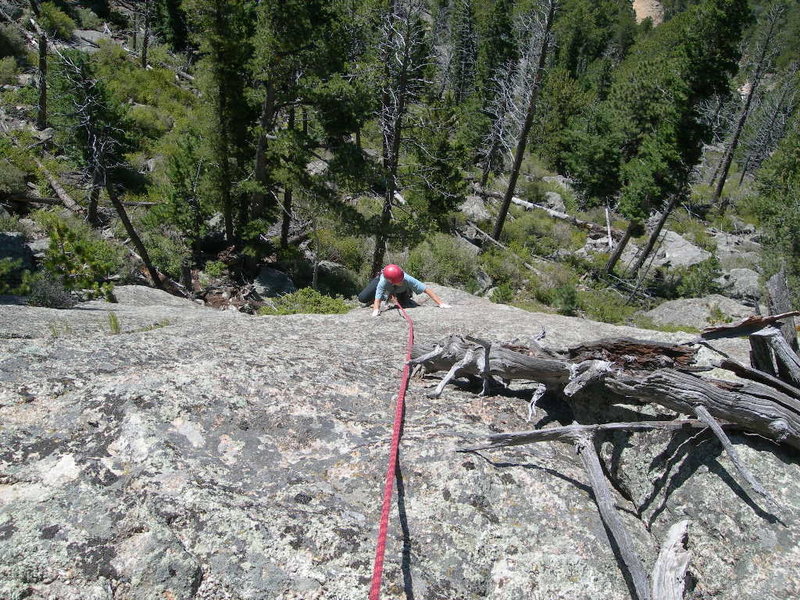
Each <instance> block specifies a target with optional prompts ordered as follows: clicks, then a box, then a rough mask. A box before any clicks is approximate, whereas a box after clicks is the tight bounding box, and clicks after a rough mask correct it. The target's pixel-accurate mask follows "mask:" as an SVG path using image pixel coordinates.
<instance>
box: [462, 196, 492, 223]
mask: <svg viewBox="0 0 800 600" xmlns="http://www.w3.org/2000/svg"><path fill="white" fill-rule="evenodd" d="M458 209H459V210H460V211H461V212H462V213H464V214H465V215H466V216H467V217H469V218H470V219H472V220H473V221H486V220H488V219H491V218H492V215H491V213H490V212H489V211H488V209H487V208H486V203H485V202H484V201H483V199H482V198H481V197H480V196H467V198H466V200H464V202H462V203H461V206H459V207H458Z"/></svg>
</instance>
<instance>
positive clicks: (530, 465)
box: [464, 450, 592, 494]
mask: <svg viewBox="0 0 800 600" xmlns="http://www.w3.org/2000/svg"><path fill="white" fill-rule="evenodd" d="M464 452H465V453H469V454H474V455H475V456H479V457H480V458H482V459H483V460H485V461H486V462H487V463H489V464H490V465H492V466H493V467H497V468H498V469H506V468H511V467H516V468H520V469H535V470H537V471H544V472H545V473H547V474H549V475H553V476H554V477H558V478H559V479H562V480H563V481H566V482H567V483H569V484H572V485H574V486H575V487H576V488H578V489H579V490H581V491H583V492H586V493H587V494H591V493H592V488H591V487H590V486H588V485H586V484H583V483H581V482H580V481H578V480H576V479H572V477H567V476H566V475H564V474H563V473H559V472H558V471H556V470H555V469H551V468H549V467H543V466H541V465H537V464H535V463H519V462H497V461H494V460H492V459H490V458H487V457H486V456H484V455H483V454H481V453H480V452H479V451H477V450H465V451H464Z"/></svg>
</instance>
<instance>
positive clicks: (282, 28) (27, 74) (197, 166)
mask: <svg viewBox="0 0 800 600" xmlns="http://www.w3.org/2000/svg"><path fill="white" fill-rule="evenodd" d="M661 5H662V7H661V8H662V12H663V15H661V16H663V21H662V22H660V23H658V24H654V23H653V21H652V20H651V19H643V20H642V19H640V20H639V21H638V22H637V18H636V15H635V14H634V12H633V6H632V3H631V2H630V1H629V0H603V1H596V0H396V1H394V2H386V1H383V0H367V1H362V2H353V1H352V0H284V1H282V2H273V1H268V2H255V1H248V0H183V1H180V0H143V1H141V2H127V1H111V0H87V1H84V2H63V1H53V2H39V1H38V0H33V1H31V2H23V1H20V0H2V1H0V85H1V86H2V87H0V127H2V137H0V203H2V208H0V232H4V233H2V234H0V235H2V236H4V237H3V240H5V241H3V242H2V243H0V294H18V295H25V296H27V297H28V301H29V302H30V303H32V304H40V305H44V306H69V305H71V304H73V303H74V302H75V301H77V300H80V299H86V298H89V297H97V296H106V297H108V298H113V286H114V285H115V284H119V283H145V284H147V285H151V286H155V287H163V288H165V289H167V290H168V291H170V292H171V293H175V294H179V295H184V296H187V297H194V298H199V299H202V300H203V301H205V302H206V303H208V304H211V305H213V306H221V305H228V304H233V305H235V306H237V307H238V308H240V309H242V310H247V311H256V310H257V309H259V308H260V307H263V306H265V307H266V310H267V311H270V310H274V311H278V312H295V311H296V310H297V309H296V308H293V307H292V306H291V302H288V303H287V302H286V301H284V302H283V304H282V305H281V306H274V303H272V302H271V301H270V300H269V297H270V296H274V295H276V294H278V293H279V291H280V292H283V291H287V289H294V288H304V287H314V288H316V290H317V291H319V292H321V293H322V294H325V295H329V296H342V297H344V298H350V297H352V296H353V295H354V294H355V293H356V292H357V291H358V290H359V289H360V288H361V287H362V286H363V285H365V284H366V282H367V281H368V280H369V278H370V277H371V276H372V275H374V274H375V273H376V272H377V270H378V269H379V268H380V266H381V265H383V264H385V263H386V262H397V263H399V264H401V265H402V266H404V267H405V268H406V269H407V270H408V271H409V272H411V273H412V274H414V275H415V276H416V277H417V278H420V279H425V280H429V281H436V282H438V283H441V284H443V285H450V286H455V287H460V288H462V289H464V290H466V291H469V292H472V293H479V294H484V295H488V296H489V297H490V298H491V299H492V300H494V301H496V302H504V303H511V304H515V305H517V306H520V307H523V308H528V309H532V310H542V311H558V312H561V313H563V314H571V315H584V316H587V317H590V318H594V319H597V320H603V321H608V322H617V323H629V322H633V321H635V322H636V323H637V324H639V325H641V326H647V325H648V323H647V321H646V319H645V318H644V317H641V316H640V312H641V309H647V308H651V307H652V306H654V305H656V304H658V303H659V302H661V301H663V300H667V299H675V298H680V297H701V296H706V295H708V294H713V293H717V292H724V293H727V291H725V289H724V281H726V280H727V279H730V277H731V273H732V271H735V270H736V269H739V270H741V269H743V268H746V269H750V270H751V271H755V272H756V273H757V274H758V275H757V276H758V277H760V279H761V281H762V282H763V280H764V279H765V278H767V277H769V276H771V275H773V274H774V273H776V272H778V271H780V270H784V271H785V272H786V274H787V277H788V279H789V282H790V288H791V289H794V290H797V289H800V288H798V286H797V283H798V278H800V259H799V257H800V253H798V247H797V245H798V243H800V242H798V240H800V198H798V188H800V168H799V167H800V165H798V160H800V130H799V129H798V116H797V110H796V106H797V101H798V93H797V89H798V74H797V63H796V57H797V56H798V42H797V40H798V39H800V35H798V33H800V7H799V6H798V3H797V2H796V1H793V0H772V1H768V2H747V1H746V0H688V1H682V2H677V1H665V2H662V3H661ZM660 14H661V13H660ZM659 20H660V21H661V17H660V18H659ZM526 203H527V204H526ZM530 203H533V204H535V205H536V206H532V205H531V204H530ZM542 207H545V208H548V209H549V211H547V210H543V209H542ZM568 216H569V217H572V220H569V219H568ZM575 219H577V220H578V221H579V224H580V223H582V224H583V226H578V225H576V224H575V223H576V221H575ZM587 224H588V225H587ZM675 234H679V235H680V236H681V239H682V240H684V241H686V242H689V243H690V244H691V245H692V247H693V248H694V247H696V248H697V250H696V252H695V255H694V257H693V258H692V259H690V260H686V261H684V262H681V261H677V260H675V259H671V258H670V253H669V252H666V253H665V252H664V250H663V249H662V248H666V247H667V244H670V243H673V242H674V241H675V239H677V238H675V237H674V235H675ZM670 236H672V237H670ZM731 240H733V241H731ZM742 240H745V241H747V242H748V243H749V242H753V243H754V246H753V247H754V248H755V249H756V250H754V252H747V253H746V256H745V254H744V253H741V255H739V256H737V254H736V252H735V251H730V252H729V251H727V250H726V251H725V252H722V251H721V245H722V244H723V243H725V244H729V245H735V244H740V243H741V242H742ZM681 243H683V241H681ZM15 244H16V245H15ZM759 244H760V245H759ZM23 246H24V247H23ZM15 248H17V249H15ZM18 248H22V249H18ZM26 248H33V254H34V255H35V256H29V255H30V252H29V251H28V250H27V249H26ZM759 248H760V249H759ZM659 252H661V254H660V255H659ZM274 271H279V272H282V273H284V274H285V275H287V276H288V277H289V278H291V280H292V281H291V282H290V284H291V287H290V288H281V289H280V290H279V291H275V288H274V287H270V286H269V285H267V286H264V285H261V284H259V283H258V281H260V280H262V279H264V277H265V273H272V274H274ZM306 296H307V295H306ZM306 296H303V295H301V296H299V297H306ZM738 297H739V298H740V299H742V298H743V299H745V300H746V301H747V302H749V303H750V304H753V303H755V302H757V301H758V292H757V290H756V291H755V292H753V291H752V290H750V291H748V292H747V293H745V294H741V293H740V294H739V296H738ZM793 301H794V303H795V304H796V305H798V306H800V296H796V297H795V298H794V299H793ZM311 305H315V306H316V305H319V306H323V305H325V302H324V301H317V300H315V301H314V302H313V303H311ZM637 315H639V316H637ZM720 318H721V319H725V318H726V315H720Z"/></svg>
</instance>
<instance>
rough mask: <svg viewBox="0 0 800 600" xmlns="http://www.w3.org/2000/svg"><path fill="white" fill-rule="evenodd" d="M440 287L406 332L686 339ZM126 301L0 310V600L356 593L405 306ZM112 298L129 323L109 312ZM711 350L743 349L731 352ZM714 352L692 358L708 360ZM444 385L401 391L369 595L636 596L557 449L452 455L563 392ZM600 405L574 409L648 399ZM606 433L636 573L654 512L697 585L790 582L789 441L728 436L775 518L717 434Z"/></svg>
mask: <svg viewBox="0 0 800 600" xmlns="http://www.w3.org/2000/svg"><path fill="white" fill-rule="evenodd" d="M436 290H437V292H438V293H439V295H440V296H441V297H442V298H443V299H444V300H445V301H447V302H449V303H450V304H452V305H453V308H452V309H450V310H442V309H438V308H436V307H435V306H433V305H432V302H431V301H429V300H427V297H426V296H422V297H420V298H419V302H420V306H419V307H417V308H414V309H412V310H409V314H410V316H412V318H413V319H414V323H415V330H416V337H417V340H418V342H420V343H432V342H434V341H436V340H439V339H441V338H442V337H444V336H445V335H447V334H449V333H461V334H472V335H476V336H480V337H483V338H486V339H491V340H505V341H510V340H514V339H519V340H522V341H526V340H527V339H529V338H531V337H532V336H536V335H538V334H539V333H540V332H541V331H542V330H543V329H544V330H545V331H546V337H545V338H544V339H543V340H541V342H540V343H542V344H543V345H545V346H548V347H553V348H563V347H567V346H570V345H573V344H576V343H578V342H582V341H591V340H595V339H598V338H601V337H609V336H619V335H627V336H637V337H647V338H650V339H659V340H665V341H687V340H690V339H691V338H692V337H693V336H692V335H691V334H680V333H678V334H666V333H659V332H653V331H644V330H636V329H633V328H629V327H616V326H612V325H606V324H602V323H594V322H591V321H585V320H581V319H574V318H569V317H563V316H559V315H545V314H538V313H529V312H524V311H521V310H519V309H515V308H512V307H509V306H505V305H497V304H492V303H491V302H489V301H487V300H484V299H479V298H475V297H473V296H470V295H468V294H466V293H464V292H459V291H456V290H451V289H448V288H444V287H442V286H436ZM117 297H118V298H119V299H120V303H119V304H106V303H103V302H92V303H87V304H82V305H80V306H78V307H76V308H75V309H72V310H64V311H55V310H49V309H43V308H35V307H27V306H0V597H2V598H22V597H27V598H34V599H45V598H57V599H59V600H70V599H74V600H85V599H92V600H94V599H97V600H101V599H102V600H111V599H112V598H113V599H116V600H121V599H122V600H127V599H138V598H142V599H144V598H148V599H149V598H153V599H155V598H175V599H184V598H197V599H214V600H217V599H218V600H224V599H267V598H269V599H272V598H275V599H282V600H288V599H307V600H312V599H341V600H349V599H351V598H352V599H356V598H364V597H366V595H367V592H368V589H369V578H370V574H371V571H372V560H373V557H374V550H375V537H376V531H377V523H378V516H379V511H380V506H381V495H382V488H383V481H384V477H385V471H386V464H387V459H388V448H389V439H390V436H391V426H392V416H393V412H394V403H393V396H394V394H395V393H396V389H397V386H398V384H399V379H400V374H401V369H402V366H403V356H404V347H405V340H406V324H405V322H404V320H403V319H402V317H401V315H400V314H399V313H397V311H394V310H392V311H388V312H386V313H384V314H382V315H381V316H380V317H378V318H373V317H371V315H370V311H369V310H367V309H356V310H353V311H351V312H349V313H347V314H344V315H292V316H284V317H252V316H248V315H243V314H240V313H235V312H229V311H226V312H216V311H213V310H210V309H205V308H202V307H196V306H195V305H193V304H192V303H191V302H188V301H180V300H177V301H176V300H173V299H171V298H167V297H164V296H162V295H160V293H159V292H153V293H150V291H144V290H140V289H132V290H123V289H121V288H118V290H117ZM112 311H113V312H114V313H115V314H116V315H117V317H118V320H119V322H120V324H121V326H122V330H123V333H121V334H118V335H112V334H111V333H110V332H109V330H108V327H103V325H104V323H105V322H106V321H107V318H108V314H109V312H112ZM153 325H156V326H153ZM714 343H715V345H717V344H718V347H719V348H720V349H722V350H723V351H725V352H726V353H727V354H729V355H731V356H734V357H735V358H737V359H738V360H746V356H747V347H746V345H745V343H744V341H742V340H728V341H719V342H714ZM716 357H717V356H716V355H715V354H714V353H713V352H711V351H709V350H707V349H702V350H701V360H702V361H703V362H705V363H708V362H710V361H712V360H714V359H715V358H716ZM437 382H438V377H426V378H424V379H415V380H412V382H411V384H410V388H409V392H408V395H407V408H406V417H405V418H406V420H405V426H404V433H403V440H402V444H401V450H400V463H399V464H400V466H401V474H402V478H401V479H399V480H398V483H399V487H398V492H396V495H395V502H394V504H393V508H392V511H391V522H390V535H389V544H388V548H387V553H386V565H385V571H384V586H383V597H386V598H410V597H412V596H413V597H414V598H418V599H423V598H424V599H452V600H456V599H459V600H478V599H483V598H491V599H494V600H500V599H503V600H512V599H513V600H516V599H519V600H522V599H523V598H524V599H530V598H537V599H548V600H549V599H556V598H564V599H567V598H569V599H570V600H573V599H578V600H590V599H591V600H597V599H608V600H623V599H627V598H629V597H630V592H629V589H628V586H627V585H626V583H625V579H624V577H623V576H622V574H621V571H620V569H619V565H618V563H617V560H616V558H615V555H614V552H613V551H612V550H611V548H610V546H609V543H608V539H607V534H606V531H605V529H604V527H603V524H602V522H601V521H600V518H599V516H598V513H597V510H596V507H595V504H594V502H593V498H592V494H591V491H590V490H589V488H588V487H587V478H586V475H585V474H584V472H583V470H582V468H581V466H580V461H579V460H578V459H577V458H576V456H575V455H574V451H573V450H572V448H571V447H570V446H567V445H563V444H542V445H540V446H537V447H535V448H527V447H520V448H519V449H515V450H503V451H491V452H488V451H486V452H480V453H474V454H462V453H456V452H455V450H456V449H458V448H463V447H465V446H474V445H476V443H478V442H479V440H481V439H482V438H483V437H484V436H485V435H486V434H488V433H491V432H500V431H516V430H526V429H531V428H533V427H534V426H544V424H545V423H546V422H548V421H549V420H550V418H552V417H554V416H557V415H558V414H559V411H563V406H561V405H560V404H559V403H557V402H556V401H546V399H543V400H542V401H541V402H540V408H539V409H537V412H536V415H535V417H534V421H533V422H531V423H528V422H526V420H525V417H526V414H527V399H529V398H530V394H531V391H532V390H531V388H532V387H533V384H527V383H526V382H522V383H520V384H519V385H518V386H516V391H513V392H512V393H510V394H507V395H502V396H500V395H498V396H490V397H485V398H484V397H479V396H478V395H477V394H476V393H475V390H470V389H459V388H458V387H456V386H449V387H448V390H447V393H446V394H445V395H444V396H443V397H442V398H439V399H429V398H427V397H426V395H425V394H426V392H428V391H429V388H430V386H432V385H435V384H436V383H437ZM597 401H598V402H597V404H596V405H595V404H592V406H591V407H589V408H587V410H586V411H584V412H581V411H580V410H577V409H576V412H575V415H574V416H575V418H576V419H578V420H579V421H581V420H585V419H589V418H591V419H595V418H598V415H599V416H602V418H604V419H606V420H609V421H612V420H613V421H617V420H633V419H637V418H643V414H645V413H647V414H652V413H653V411H650V412H649V413H648V410H645V411H644V413H643V412H642V411H641V410H640V409H637V408H636V407H633V406H630V407H629V406H617V407H604V406H603V404H602V398H597ZM589 413H591V414H589ZM619 435H620V437H611V438H608V440H607V441H606V442H604V443H603V444H602V445H601V447H600V449H601V451H602V454H603V456H604V457H605V462H606V466H607V468H608V470H609V472H610V473H611V474H612V476H613V477H614V478H615V480H616V481H617V483H618V486H617V490H616V491H615V492H614V493H615V495H616V498H615V500H616V503H617V505H618V506H619V508H620V513H619V514H620V516H621V518H622V519H623V521H624V522H625V523H626V525H627V526H628V528H629V529H630V531H631V535H632V537H633V540H634V543H635V545H636V547H637V548H638V549H639V551H640V552H641V554H642V557H643V560H644V561H645V563H646V565H647V568H648V569H649V568H650V567H651V565H652V562H653V560H654V559H655V556H656V555H657V552H658V546H659V543H660V541H661V540H662V539H663V537H664V535H665V533H666V531H667V529H668V528H669V526H670V525H672V524H673V523H674V522H676V521H677V520H680V519H684V518H688V519H690V520H691V527H690V531H689V547H690V549H691V551H692V552H693V554H694V557H693V560H692V563H691V565H690V571H691V577H692V580H693V581H695V582H696V583H694V586H693V589H692V590H691V591H690V592H689V595H688V597H690V598H696V599H698V600H699V599H700V598H712V597H713V598H716V599H731V600H732V599H734V598H736V599H745V600H749V599H753V600H755V599H761V598H768V599H771V600H777V599H779V598H781V599H783V598H793V597H798V595H800V544H798V541H800V520H798V515H799V514H800V466H799V465H798V457H797V454H796V453H791V452H790V451H788V450H785V449H783V448H780V447H776V446H773V445H768V444H766V443H765V442H762V441H760V440H759V439H757V438H754V437H752V436H744V435H733V441H734V443H735V444H736V447H737V450H738V451H739V452H740V453H741V455H742V460H744V461H745V463H746V464H747V466H748V467H749V468H751V469H752V470H753V471H754V473H755V475H756V476H757V477H758V478H760V480H761V482H762V483H763V484H764V485H765V486H766V487H767V489H768V490H769V492H770V493H771V494H773V496H774V497H775V498H776V499H777V500H778V502H779V503H781V505H782V506H783V507H784V509H783V512H782V514H781V516H780V518H781V521H782V522H776V521H775V520H774V518H772V517H770V516H769V515H768V514H766V512H765V509H764V508H763V507H759V506H758V505H756V504H755V503H754V502H752V501H749V500H745V499H744V492H743V491H742V490H741V489H740V488H739V487H738V485H737V484H736V483H735V476H734V475H732V467H731V463H730V461H729V460H728V458H727V457H726V456H724V455H723V454H721V453H720V449H719V446H718V444H716V443H715V442H713V441H712V440H710V439H708V438H707V437H702V436H701V437H700V438H699V439H697V440H693V441H688V437H689V435H684V436H683V437H681V435H678V436H671V435H668V434H666V433H652V434H648V435H641V434H636V435H624V434H619ZM683 442H686V443H683ZM688 448H695V449H696V450H693V452H692V453H691V454H687V453H686V452H687V449H688ZM398 496H399V502H398V501H397V500H398ZM404 531H405V532H406V534H405V535H404V533H403V532H404ZM412 590H413V592H412Z"/></svg>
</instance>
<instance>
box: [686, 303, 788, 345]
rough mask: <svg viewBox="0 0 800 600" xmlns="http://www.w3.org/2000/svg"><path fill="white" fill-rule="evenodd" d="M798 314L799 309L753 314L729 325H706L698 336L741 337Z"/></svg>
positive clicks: (712, 337)
mask: <svg viewBox="0 0 800 600" xmlns="http://www.w3.org/2000/svg"><path fill="white" fill-rule="evenodd" d="M797 315H800V311H797V310H793V311H790V312H785V313H781V314H779V315H770V316H768V317H762V316H760V315H753V316H750V317H746V318H744V319H742V320H741V321H737V322H736V323H731V324H730V325H720V326H718V327H706V328H705V329H703V331H702V332H701V333H700V338H701V339H704V340H716V339H720V338H731V337H741V336H743V335H750V334H751V333H755V332H756V331H758V330H759V329H763V328H764V327H766V326H767V325H771V324H772V323H776V322H778V321H781V322H783V321H784V320H785V319H787V318H788V317H795V316H797Z"/></svg>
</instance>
